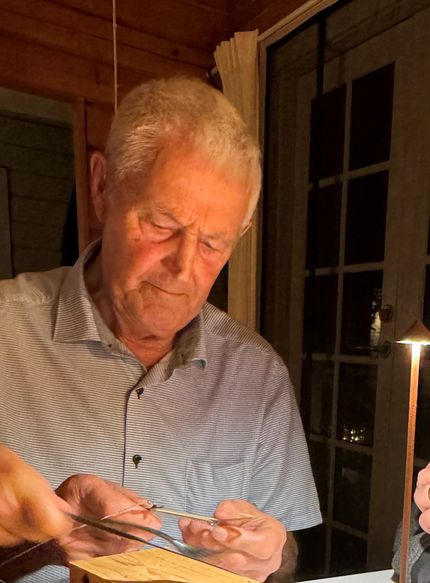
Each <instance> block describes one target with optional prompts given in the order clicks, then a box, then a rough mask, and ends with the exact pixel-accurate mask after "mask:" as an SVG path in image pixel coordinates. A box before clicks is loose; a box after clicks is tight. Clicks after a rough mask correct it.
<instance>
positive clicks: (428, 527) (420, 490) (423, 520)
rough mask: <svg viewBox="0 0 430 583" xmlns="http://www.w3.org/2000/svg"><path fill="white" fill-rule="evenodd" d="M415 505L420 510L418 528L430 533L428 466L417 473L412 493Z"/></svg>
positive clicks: (429, 468) (429, 466) (429, 471)
mask: <svg viewBox="0 0 430 583" xmlns="http://www.w3.org/2000/svg"><path fill="white" fill-rule="evenodd" d="M414 500H415V504H416V505H417V506H418V508H419V509H420V510H421V512H422V514H421V516H420V517H419V522H420V526H421V528H422V529H423V530H425V531H426V532H428V533H430V464H427V466H426V467H425V468H424V469H423V470H421V471H420V472H418V478H417V487H416V489H415V492H414Z"/></svg>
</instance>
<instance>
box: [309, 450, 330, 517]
mask: <svg viewBox="0 0 430 583" xmlns="http://www.w3.org/2000/svg"><path fill="white" fill-rule="evenodd" d="M308 447H309V456H310V458H311V464H312V472H313V475H314V478H315V484H316V487H317V490H318V496H319V500H320V506H321V512H322V513H323V514H326V513H327V505H328V484H329V468H330V450H329V446H328V444H326V443H321V442H319V441H314V440H313V439H310V440H309V442H308Z"/></svg>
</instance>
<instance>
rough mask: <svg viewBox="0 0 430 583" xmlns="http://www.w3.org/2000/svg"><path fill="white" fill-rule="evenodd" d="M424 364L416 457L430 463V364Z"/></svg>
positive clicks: (419, 388) (420, 391) (420, 383)
mask: <svg viewBox="0 0 430 583" xmlns="http://www.w3.org/2000/svg"><path fill="white" fill-rule="evenodd" d="M424 362H425V364H424V365H423V366H421V368H420V380H419V387H418V403H417V421H416V430H415V455H416V456H417V457H420V458H422V459H423V460H428V461H430V431H429V427H430V363H429V362H428V361H427V362H426V361H424Z"/></svg>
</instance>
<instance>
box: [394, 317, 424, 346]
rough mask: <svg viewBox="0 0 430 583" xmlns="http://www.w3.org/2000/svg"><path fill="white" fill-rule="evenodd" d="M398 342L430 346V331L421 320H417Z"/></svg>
mask: <svg viewBox="0 0 430 583" xmlns="http://www.w3.org/2000/svg"><path fill="white" fill-rule="evenodd" d="M397 342H398V343H400V344H423V345H427V344H430V331H429V330H428V329H427V328H426V327H425V326H424V324H423V323H422V322H421V320H416V321H415V322H414V323H413V324H412V326H411V327H410V328H408V329H407V330H406V332H405V333H404V334H403V336H402V338H401V339H400V340H397Z"/></svg>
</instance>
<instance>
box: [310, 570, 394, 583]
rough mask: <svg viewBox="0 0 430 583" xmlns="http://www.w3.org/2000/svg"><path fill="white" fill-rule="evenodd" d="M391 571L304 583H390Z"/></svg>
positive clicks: (313, 580)
mask: <svg viewBox="0 0 430 583" xmlns="http://www.w3.org/2000/svg"><path fill="white" fill-rule="evenodd" d="M392 575H393V571H392V569H389V570H388V571H374V572H373V573H359V574H358V575H345V576H343V577H331V578H330V579H312V581H306V583H322V582H323V581H324V583H392V579H391V577H392Z"/></svg>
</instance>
